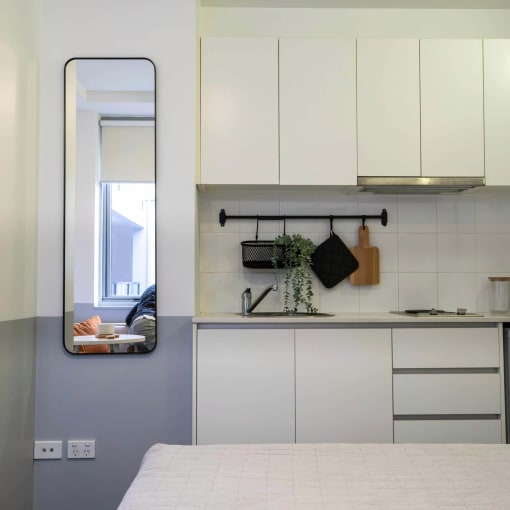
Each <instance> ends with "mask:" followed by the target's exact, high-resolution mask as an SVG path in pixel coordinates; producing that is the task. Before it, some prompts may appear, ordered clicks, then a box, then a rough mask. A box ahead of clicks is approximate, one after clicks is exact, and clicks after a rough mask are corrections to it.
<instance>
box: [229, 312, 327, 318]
mask: <svg viewBox="0 0 510 510" xmlns="http://www.w3.org/2000/svg"><path fill="white" fill-rule="evenodd" d="M237 315H241V316H243V317H333V316H334V314H333V313H321V312H315V313H308V312H296V313H293V312H251V313H249V314H248V315H244V314H242V313H238V314H237Z"/></svg>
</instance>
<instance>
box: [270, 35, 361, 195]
mask: <svg viewBox="0 0 510 510" xmlns="http://www.w3.org/2000/svg"><path fill="white" fill-rule="evenodd" d="M279 51H280V60H279V69H280V184H291V185H314V184H322V185H350V186H353V185H356V172H357V163H356V43H355V40H354V39H280V48H279Z"/></svg>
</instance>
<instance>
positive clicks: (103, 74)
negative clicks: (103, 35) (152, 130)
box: [76, 58, 155, 116]
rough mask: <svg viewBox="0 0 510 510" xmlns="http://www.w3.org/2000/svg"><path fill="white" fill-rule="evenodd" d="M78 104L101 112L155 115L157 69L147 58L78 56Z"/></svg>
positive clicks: (103, 113) (85, 108) (79, 107)
mask: <svg viewBox="0 0 510 510" xmlns="http://www.w3.org/2000/svg"><path fill="white" fill-rule="evenodd" d="M76 77H77V81H78V92H79V93H78V95H77V107H78V109H79V110H93V111H96V112H97V113H99V114H101V115H122V116H126V115H129V116H154V87H155V71H154V66H153V64H152V63H151V62H150V61H149V60H146V59H129V58H126V59H77V66H76Z"/></svg>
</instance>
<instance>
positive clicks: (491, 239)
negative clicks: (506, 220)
mask: <svg viewBox="0 0 510 510" xmlns="http://www.w3.org/2000/svg"><path fill="white" fill-rule="evenodd" d="M476 261H477V267H476V269H477V271H478V272H479V273H494V272H510V234H503V233H501V234H477V236H476Z"/></svg>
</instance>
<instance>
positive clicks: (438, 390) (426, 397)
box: [393, 373, 501, 415]
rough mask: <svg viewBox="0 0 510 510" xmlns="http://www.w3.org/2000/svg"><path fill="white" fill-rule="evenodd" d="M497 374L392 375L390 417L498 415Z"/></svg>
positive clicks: (499, 410) (498, 390) (498, 377)
mask: <svg viewBox="0 0 510 510" xmlns="http://www.w3.org/2000/svg"><path fill="white" fill-rule="evenodd" d="M500 381H501V380H500V376H499V374H492V373H491V374H486V373H483V374H395V375H394V376H393V414H396V415H398V414H403V415H410V414H411V415H419V414H500V413H501V399H500Z"/></svg>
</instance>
